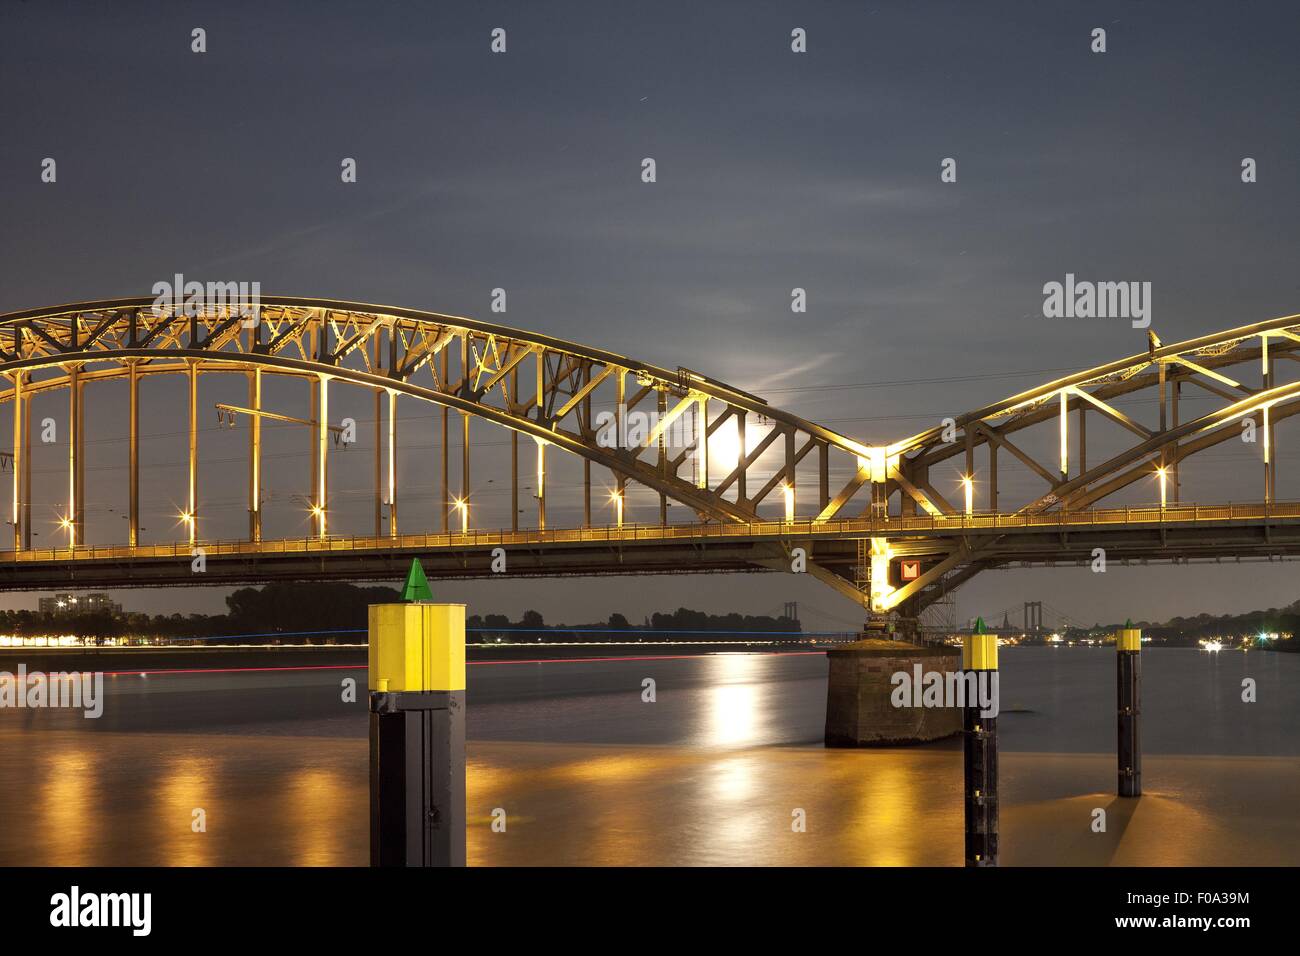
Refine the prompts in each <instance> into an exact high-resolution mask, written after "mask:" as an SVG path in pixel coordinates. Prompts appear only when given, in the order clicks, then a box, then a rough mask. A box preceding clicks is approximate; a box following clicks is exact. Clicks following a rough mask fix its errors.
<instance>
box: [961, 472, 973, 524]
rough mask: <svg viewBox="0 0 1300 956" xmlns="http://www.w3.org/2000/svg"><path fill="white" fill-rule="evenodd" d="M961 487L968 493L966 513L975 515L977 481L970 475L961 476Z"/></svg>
mask: <svg viewBox="0 0 1300 956" xmlns="http://www.w3.org/2000/svg"><path fill="white" fill-rule="evenodd" d="M961 486H962V489H963V490H964V491H965V492H966V513H967V514H974V513H975V479H974V478H972V477H971V476H970V475H962V476H961Z"/></svg>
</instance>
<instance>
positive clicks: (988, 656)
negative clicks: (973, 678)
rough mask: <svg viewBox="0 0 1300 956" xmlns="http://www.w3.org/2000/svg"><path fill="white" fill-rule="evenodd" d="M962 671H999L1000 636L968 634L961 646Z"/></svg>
mask: <svg viewBox="0 0 1300 956" xmlns="http://www.w3.org/2000/svg"><path fill="white" fill-rule="evenodd" d="M961 666H962V670H968V671H995V670H997V669H998V636H997V635H996V634H967V635H966V636H965V638H963V639H962V645H961Z"/></svg>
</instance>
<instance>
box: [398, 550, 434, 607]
mask: <svg viewBox="0 0 1300 956" xmlns="http://www.w3.org/2000/svg"><path fill="white" fill-rule="evenodd" d="M402 600H403V601H407V602H409V603H414V602H416V601H432V600H433V592H432V591H430V590H429V579H428V578H426V577H425V576H424V568H423V567H421V565H420V559H419V558H412V559H411V570H410V571H408V572H406V585H405V586H404V587H403V588H402Z"/></svg>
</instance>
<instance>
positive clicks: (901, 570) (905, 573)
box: [898, 561, 921, 581]
mask: <svg viewBox="0 0 1300 956" xmlns="http://www.w3.org/2000/svg"><path fill="white" fill-rule="evenodd" d="M898 576H899V578H901V579H902V580H904V581H915V580H916V579H917V578H919V577H920V576H921V562H920V561H900V562H899V564H898Z"/></svg>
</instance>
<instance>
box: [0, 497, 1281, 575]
mask: <svg viewBox="0 0 1300 956" xmlns="http://www.w3.org/2000/svg"><path fill="white" fill-rule="evenodd" d="M1289 520H1300V502H1271V503H1229V504H1218V505H1200V504H1189V505H1171V506H1168V507H1164V508H1161V507H1159V506H1150V507H1148V506H1139V507H1129V508H1106V509H1092V510H1087V511H1067V512H1062V511H1048V512H1040V513H1035V514H1029V513H1011V514H999V513H991V512H988V513H985V512H975V513H972V514H954V515H903V516H898V515H894V516H890V517H888V518H874V519H870V518H845V519H835V520H831V521H815V520H813V519H809V518H797V519H794V520H791V521H752V522H704V523H695V524H673V525H642V524H624V525H623V526H622V527H619V526H617V525H606V526H597V527H591V528H551V529H546V530H541V529H527V530H521V531H488V530H482V531H469V532H465V533H461V532H447V533H433V534H399V535H396V536H391V535H385V536H379V537H376V536H374V535H326V536H324V537H315V536H309V537H302V538H275V539H267V540H263V541H257V542H254V541H248V540H232V541H223V540H200V541H198V542H196V543H195V544H193V545H191V544H189V543H187V542H183V541H181V542H163V543H159V544H142V545H136V546H135V547H132V546H130V545H124V544H123V545H81V546H77V547H75V548H35V549H30V550H24V551H14V550H9V551H2V552H0V563H3V562H47V561H67V560H76V561H96V560H137V559H151V558H152V559H163V558H175V559H185V560H192V559H193V558H195V557H197V556H198V552H199V551H200V550H201V551H202V552H203V555H204V556H205V557H223V556H240V555H250V556H251V555H266V554H318V553H330V552H356V551H413V550H448V549H450V550H456V549H469V550H478V549H483V548H492V547H512V546H526V545H538V544H553V545H565V544H609V545H612V546H616V545H619V544H629V543H637V542H655V541H664V542H670V541H692V540H696V541H698V540H706V539H723V540H736V541H746V540H762V539H768V540H787V539H797V538H813V539H815V538H819V537H828V538H839V537H896V536H898V535H903V534H918V533H931V534H952V533H958V532H968V531H974V532H978V531H986V532H997V531H1009V530H1016V529H1045V530H1050V529H1055V528H1063V527H1071V528H1080V527H1107V526H1117V525H1119V526H1123V525H1132V526H1137V527H1142V526H1168V525H1191V524H1200V523H1206V522H1230V521H1251V522H1264V523H1268V522H1276V521H1289Z"/></svg>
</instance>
